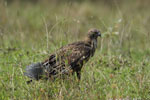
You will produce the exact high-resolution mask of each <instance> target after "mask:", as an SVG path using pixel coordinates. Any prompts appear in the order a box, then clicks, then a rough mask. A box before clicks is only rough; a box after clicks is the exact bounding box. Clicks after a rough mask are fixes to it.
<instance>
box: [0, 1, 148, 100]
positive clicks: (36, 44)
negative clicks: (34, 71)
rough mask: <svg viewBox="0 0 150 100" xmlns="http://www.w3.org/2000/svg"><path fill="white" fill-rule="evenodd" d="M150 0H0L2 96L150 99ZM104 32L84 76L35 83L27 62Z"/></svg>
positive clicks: (10, 99)
mask: <svg viewBox="0 0 150 100" xmlns="http://www.w3.org/2000/svg"><path fill="white" fill-rule="evenodd" d="M149 4H150V1H149V0H0V100H33V99H34V100H115V99H118V100H119V99H134V100H137V99H138V100H139V99H141V100H146V99H147V100H148V99H150V48H149V47H150V33H149V32H150V6H149ZM93 27H95V28H98V29H100V30H101V33H102V34H103V38H101V39H99V42H98V49H97V51H96V54H95V56H94V57H93V58H91V59H90V61H89V62H88V63H87V64H85V66H84V68H83V70H82V79H81V81H80V82H79V83H78V82H77V79H76V77H75V76H72V77H70V78H68V79H66V80H60V79H58V80H56V81H54V82H52V81H44V80H41V81H34V82H33V83H32V84H30V85H27V84H26V81H27V80H29V79H28V78H27V77H25V76H24V75H23V72H24V69H25V66H27V65H29V64H31V63H33V62H39V61H43V60H44V59H46V58H48V55H49V54H50V53H52V52H54V51H55V50H56V49H58V48H59V47H61V46H63V45H66V44H68V43H72V42H74V41H77V40H81V39H83V38H84V36H86V34H87V30H88V29H90V28H93Z"/></svg>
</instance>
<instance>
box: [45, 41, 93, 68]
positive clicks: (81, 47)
mask: <svg viewBox="0 0 150 100" xmlns="http://www.w3.org/2000/svg"><path fill="white" fill-rule="evenodd" d="M90 52H91V47H90V45H89V44H86V43H85V42H75V43H72V44H68V45H66V46H64V47H62V48H60V49H59V50H57V51H56V52H55V53H54V54H51V55H50V57H49V59H48V60H46V61H45V63H44V64H45V65H46V64H48V67H49V65H50V67H51V68H56V69H57V68H61V67H64V66H70V65H71V66H72V67H73V66H74V65H77V64H79V63H80V62H82V61H84V60H85V61H86V60H88V59H89V57H90Z"/></svg>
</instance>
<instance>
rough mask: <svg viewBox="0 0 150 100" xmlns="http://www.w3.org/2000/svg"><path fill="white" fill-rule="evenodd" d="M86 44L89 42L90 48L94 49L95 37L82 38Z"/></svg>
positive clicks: (95, 46)
mask: <svg viewBox="0 0 150 100" xmlns="http://www.w3.org/2000/svg"><path fill="white" fill-rule="evenodd" d="M84 41H85V42H86V43H87V44H90V45H91V47H92V48H94V49H96V48H97V38H95V39H91V38H88V37H86V38H85V40H84Z"/></svg>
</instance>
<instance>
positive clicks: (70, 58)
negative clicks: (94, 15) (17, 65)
mask: <svg viewBox="0 0 150 100" xmlns="http://www.w3.org/2000/svg"><path fill="white" fill-rule="evenodd" d="M98 36H101V33H100V31H99V30H98V29H90V30H89V31H88V34H87V36H86V38H85V39H84V40H83V41H78V42H74V43H72V44H68V45H66V46H63V47H61V48H60V49H58V50H57V51H56V52H55V53H53V54H51V55H50V57H49V59H47V60H46V61H44V62H40V63H36V64H31V65H29V66H27V68H26V72H25V73H24V74H25V75H26V76H28V77H30V78H33V79H36V80H39V79H41V78H43V77H46V78H48V79H51V78H52V79H55V78H56V77H58V76H62V75H68V74H73V73H74V72H76V74H77V77H78V79H79V80H80V79H81V69H82V66H83V64H84V63H86V62H87V61H88V60H89V59H90V57H92V56H93V55H94V52H95V49H96V48H97V38H98ZM31 81H32V80H30V81H28V82H31Z"/></svg>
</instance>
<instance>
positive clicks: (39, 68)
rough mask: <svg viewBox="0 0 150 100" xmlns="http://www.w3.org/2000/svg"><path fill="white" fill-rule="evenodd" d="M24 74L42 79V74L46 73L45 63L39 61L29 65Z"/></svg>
mask: <svg viewBox="0 0 150 100" xmlns="http://www.w3.org/2000/svg"><path fill="white" fill-rule="evenodd" d="M24 75H25V76H28V77H30V78H31V79H35V80H39V79H41V78H42V76H43V75H44V67H43V64H42V63H40V62H38V63H35V64H31V65H29V66H27V67H26V71H25V73H24Z"/></svg>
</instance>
